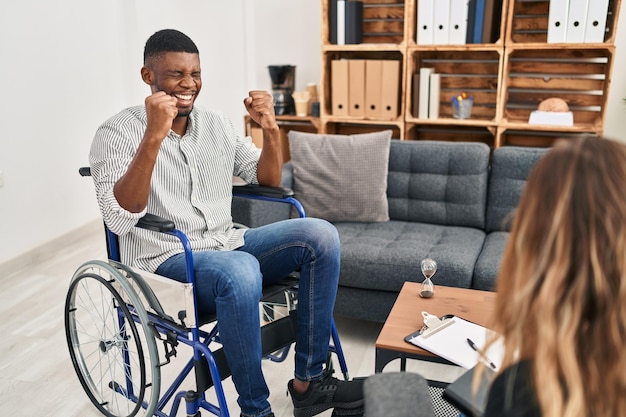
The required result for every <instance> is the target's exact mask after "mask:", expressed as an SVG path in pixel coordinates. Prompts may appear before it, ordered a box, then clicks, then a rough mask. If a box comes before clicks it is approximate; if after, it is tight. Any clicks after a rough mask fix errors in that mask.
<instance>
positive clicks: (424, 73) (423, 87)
mask: <svg viewBox="0 0 626 417" xmlns="http://www.w3.org/2000/svg"><path fill="white" fill-rule="evenodd" d="M434 71H435V69H434V68H420V90H419V103H418V107H417V117H419V118H420V119H428V107H429V106H430V98H429V97H430V94H429V91H430V75H431V74H432V73H433V72H434Z"/></svg>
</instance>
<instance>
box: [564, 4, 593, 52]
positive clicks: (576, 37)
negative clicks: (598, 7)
mask: <svg viewBox="0 0 626 417" xmlns="http://www.w3.org/2000/svg"><path fill="white" fill-rule="evenodd" d="M588 7H589V0H570V2H569V13H568V14H567V33H566V34H565V42H567V43H582V42H584V41H585V24H586V23H587V9H588Z"/></svg>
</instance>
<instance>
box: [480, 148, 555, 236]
mask: <svg viewBox="0 0 626 417" xmlns="http://www.w3.org/2000/svg"><path fill="white" fill-rule="evenodd" d="M548 149H549V148H529V147H520V146H504V147H501V148H497V149H496V150H494V151H493V156H492V160H491V172H490V173H489V176H490V178H489V192H488V196H487V215H486V225H485V230H486V231H487V232H493V231H509V230H510V229H511V220H512V215H513V212H514V210H515V208H516V207H517V203H518V202H519V199H520V197H521V196H522V192H523V191H524V187H525V186H526V179H527V178H528V174H530V171H531V170H532V168H533V166H534V165H535V163H536V162H537V161H538V160H539V158H541V157H542V156H543V155H544V154H545V153H546V152H547V151H548Z"/></svg>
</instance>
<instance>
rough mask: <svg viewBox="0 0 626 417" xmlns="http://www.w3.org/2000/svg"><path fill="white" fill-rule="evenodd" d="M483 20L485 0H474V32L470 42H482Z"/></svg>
mask: <svg viewBox="0 0 626 417" xmlns="http://www.w3.org/2000/svg"><path fill="white" fill-rule="evenodd" d="M484 22H485V0H476V1H475V5H474V32H473V34H472V43H482V42H483V25H484Z"/></svg>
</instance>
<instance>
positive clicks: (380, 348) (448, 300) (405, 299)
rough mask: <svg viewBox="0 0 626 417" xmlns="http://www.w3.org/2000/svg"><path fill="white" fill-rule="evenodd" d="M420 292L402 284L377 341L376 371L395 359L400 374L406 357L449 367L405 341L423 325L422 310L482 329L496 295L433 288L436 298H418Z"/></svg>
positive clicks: (445, 361)
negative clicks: (471, 323)
mask: <svg viewBox="0 0 626 417" xmlns="http://www.w3.org/2000/svg"><path fill="white" fill-rule="evenodd" d="M419 290H420V284H419V283H416V282H405V283H404V285H403V287H402V290H401V291H400V294H399V295H398V298H397V299H396V302H395V304H394V305H393V308H392V309H391V312H390V313H389V317H387V320H386V321H385V324H384V325H383V328H382V330H381V331H380V334H379V335H378V339H376V364H375V367H374V370H375V372H382V370H383V368H384V367H385V366H386V365H387V364H388V363H389V362H391V361H392V360H394V359H398V358H400V370H401V371H405V370H406V360H407V358H411V359H421V360H426V361H430V362H439V363H446V364H449V363H450V362H448V361H447V360H445V359H443V358H440V357H438V356H436V355H433V354H432V353H430V352H428V351H426V350H424V349H421V348H419V347H417V346H415V345H413V344H411V343H408V342H406V341H405V340H404V338H405V337H406V336H407V335H409V334H411V333H413V332H415V331H416V330H419V329H420V328H421V327H422V326H423V324H424V319H423V318H422V314H421V313H422V311H427V312H429V313H430V314H434V315H436V316H438V317H441V316H444V315H446V314H453V315H456V316H459V317H461V318H463V319H465V320H469V321H472V322H474V323H477V324H480V325H483V326H485V325H486V324H487V320H489V317H490V315H491V312H492V311H493V305H494V300H495V297H496V293H495V292H491V291H478V290H470V289H466V288H454V287H444V286H437V285H435V296H434V297H432V298H422V297H420V296H419Z"/></svg>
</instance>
